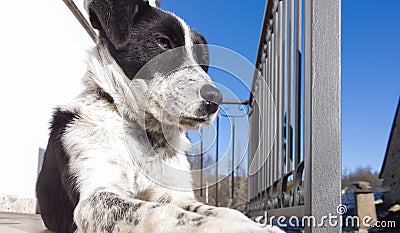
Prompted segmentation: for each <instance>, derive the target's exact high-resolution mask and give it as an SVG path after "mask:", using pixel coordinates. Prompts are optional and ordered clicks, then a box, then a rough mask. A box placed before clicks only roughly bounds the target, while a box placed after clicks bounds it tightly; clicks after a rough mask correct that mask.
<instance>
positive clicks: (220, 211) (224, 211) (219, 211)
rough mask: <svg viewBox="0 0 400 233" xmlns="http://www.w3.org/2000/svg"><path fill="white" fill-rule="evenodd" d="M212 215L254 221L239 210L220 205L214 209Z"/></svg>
mask: <svg viewBox="0 0 400 233" xmlns="http://www.w3.org/2000/svg"><path fill="white" fill-rule="evenodd" d="M212 215H213V216H215V217H217V218H224V219H230V220H238V221H247V222H252V221H251V220H250V219H249V218H247V217H246V216H245V215H244V214H242V213H240V212H239V211H237V210H235V209H230V208H225V207H218V208H216V209H213V210H212Z"/></svg>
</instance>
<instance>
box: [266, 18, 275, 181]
mask: <svg viewBox="0 0 400 233" xmlns="http://www.w3.org/2000/svg"><path fill="white" fill-rule="evenodd" d="M268 33H269V37H268V75H267V77H266V78H267V81H266V82H267V85H268V95H269V96H268V116H267V120H268V125H267V127H268V128H267V130H268V135H267V137H268V148H267V150H268V151H266V153H265V156H266V157H269V156H271V146H272V144H269V142H271V141H272V140H273V137H274V135H273V133H272V132H273V129H272V127H273V124H272V119H271V116H272V114H273V110H274V106H273V99H272V98H271V97H272V88H271V80H272V78H273V75H272V21H271V20H270V22H269V24H268ZM272 143H273V141H272ZM265 163H266V167H267V174H266V176H267V185H268V186H270V184H271V175H270V174H269V172H270V171H271V167H270V166H269V163H267V162H265Z"/></svg>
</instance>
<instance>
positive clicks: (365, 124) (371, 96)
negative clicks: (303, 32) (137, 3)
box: [161, 0, 400, 171]
mask: <svg viewBox="0 0 400 233" xmlns="http://www.w3.org/2000/svg"><path fill="white" fill-rule="evenodd" d="M264 6H265V2H264V1H251V4H250V2H248V3H247V4H244V2H243V1H228V0H218V1H215V0H214V1H212V0H204V1H201V2H198V1H183V0H181V1H177V0H163V1H162V4H161V8H163V9H165V10H168V11H171V12H174V13H176V14H177V15H179V16H180V17H182V18H183V19H185V21H187V22H188V23H189V24H190V25H191V26H192V27H193V28H195V29H196V30H197V31H199V32H200V33H202V34H203V35H204V36H205V37H206V38H207V40H208V42H209V43H210V44H215V45H221V46H224V47H227V48H229V49H232V50H234V51H236V52H238V53H240V54H242V55H243V56H244V57H246V58H247V59H249V60H250V61H251V62H252V63H254V62H255V58H256V55H257V47H258V42H259V36H260V29H261V23H262V18H263V12H264ZM342 6H343V11H342V90H343V93H342V101H343V102H342V107H343V108H342V126H343V127H342V130H343V138H342V140H343V168H347V169H349V170H353V169H354V168H356V167H357V166H367V165H369V166H371V167H372V168H373V169H374V170H377V171H379V170H380V168H381V165H382V162H383V157H384V153H385V150H386V146H387V140H388V138H389V133H390V129H391V125H392V121H393V117H394V112H395V109H396V105H397V102H398V100H399V97H400V14H399V12H400V1H398V0H380V1H379V3H378V2H377V1H372V0H343V2H342ZM212 74H213V73H211V76H212V77H213V78H214V80H215V81H217V82H222V83H228V84H227V85H229V84H231V85H230V86H229V87H230V88H231V89H232V90H233V91H234V92H235V93H236V94H237V95H238V97H239V98H241V99H247V98H248V90H246V89H245V88H243V87H242V86H240V85H238V84H234V83H230V81H227V80H231V79H227V77H225V76H224V75H214V76H213V75H212Z"/></svg>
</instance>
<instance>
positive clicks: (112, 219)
mask: <svg viewBox="0 0 400 233" xmlns="http://www.w3.org/2000/svg"><path fill="white" fill-rule="evenodd" d="M74 221H75V223H76V225H77V232H78V233H89V232H91V233H97V232H102V233H103V232H105V233H109V232H116V233H118V232H121V233H122V232H124V233H125V232H138V233H139V232H141V233H146V232H157V233H162V232H164V233H167V232H168V233H169V232H171V233H172V232H177V233H179V232H185V233H186V232H193V233H197V232H204V233H205V232H207V233H214V232H215V233H217V232H218V233H220V232H221V233H222V232H231V233H235V232H249V233H250V232H254V233H261V232H265V231H264V230H263V229H262V228H261V227H260V226H258V225H256V224H253V223H251V222H250V223H249V222H248V221H247V220H235V221H234V220H233V219H231V220H229V219H226V218H219V217H216V216H206V215H202V214H199V213H194V212H192V211H187V210H184V209H183V208H180V207H179V206H177V205H175V204H172V203H169V204H158V203H154V202H145V201H141V200H137V199H124V198H123V197H121V196H120V195H117V194H115V193H111V192H107V191H105V190H104V189H98V190H96V191H95V192H94V193H93V194H91V195H89V196H88V197H87V198H83V199H81V201H80V202H79V204H78V206H77V207H76V209H75V212H74ZM270 232H273V231H270Z"/></svg>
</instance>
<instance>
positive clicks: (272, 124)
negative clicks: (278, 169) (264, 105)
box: [268, 24, 276, 186]
mask: <svg viewBox="0 0 400 233" xmlns="http://www.w3.org/2000/svg"><path fill="white" fill-rule="evenodd" d="M271 26H272V34H271V40H272V41H271V52H272V54H271V59H272V60H271V80H270V85H271V96H272V101H273V102H272V105H273V110H274V111H276V99H275V90H274V83H275V82H274V80H275V51H276V50H275V32H274V31H273V30H274V29H273V28H274V27H273V24H272V25H271ZM274 111H272V112H271V136H272V145H271V151H270V153H269V156H268V169H269V174H268V177H269V183H268V186H271V185H272V183H273V181H272V180H273V179H274V177H273V169H274V167H272V157H273V156H274V153H275V143H276V134H275V133H276V131H275V129H276V124H275V112H274Z"/></svg>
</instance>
